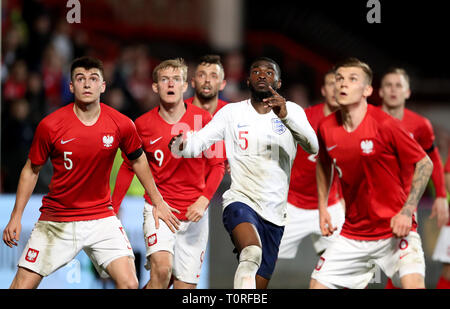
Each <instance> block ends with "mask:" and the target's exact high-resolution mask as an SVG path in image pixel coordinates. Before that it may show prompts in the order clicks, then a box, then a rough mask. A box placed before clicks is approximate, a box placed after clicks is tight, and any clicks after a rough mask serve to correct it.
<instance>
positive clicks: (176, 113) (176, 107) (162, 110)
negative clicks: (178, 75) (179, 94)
mask: <svg viewBox="0 0 450 309" xmlns="http://www.w3.org/2000/svg"><path fill="white" fill-rule="evenodd" d="M185 112H186V105H185V104H184V101H180V102H178V103H175V104H173V103H170V104H169V103H164V102H160V103H159V110H158V113H159V115H160V116H161V117H162V118H163V119H164V120H165V121H166V122H167V123H169V124H175V123H177V122H178V121H180V119H181V118H182V117H183V115H184V113H185Z"/></svg>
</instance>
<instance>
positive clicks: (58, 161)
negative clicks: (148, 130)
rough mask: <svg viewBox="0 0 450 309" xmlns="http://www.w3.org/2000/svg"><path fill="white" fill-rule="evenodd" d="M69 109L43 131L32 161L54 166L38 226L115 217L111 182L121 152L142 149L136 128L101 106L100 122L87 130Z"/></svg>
mask: <svg viewBox="0 0 450 309" xmlns="http://www.w3.org/2000/svg"><path fill="white" fill-rule="evenodd" d="M73 107H74V104H73V103H72V104H69V105H67V106H64V107H62V108H60V109H58V110H57V111H55V112H53V113H52V114H50V115H48V116H47V117H45V118H44V119H43V120H42V121H41V122H40V123H39V125H38V127H37V129H36V133H35V135H34V139H33V143H32V145H31V149H30V153H29V155H28V157H29V159H30V160H31V163H32V164H35V165H43V164H44V163H45V162H46V161H47V159H48V158H49V157H50V160H51V162H52V165H53V177H52V180H51V183H50V185H49V189H50V191H49V193H48V194H47V195H46V196H44V198H43V200H42V207H41V208H40V211H41V216H40V218H39V220H49V221H83V220H94V219H100V218H104V217H108V216H112V215H114V212H113V210H112V203H111V192H110V187H109V177H110V174H111V168H112V165H113V162H114V157H115V155H116V152H117V148H120V149H121V150H122V151H123V152H124V153H127V154H131V153H133V152H135V151H136V150H138V149H139V148H141V146H142V145H141V140H140V138H139V135H138V134H137V131H136V127H135V126H134V124H133V122H132V121H131V120H130V119H129V118H127V117H126V116H124V115H122V114H121V113H119V112H118V111H116V110H115V109H113V108H111V107H109V106H107V105H105V104H102V103H100V108H101V111H100V116H99V118H98V120H97V122H96V123H95V124H94V125H92V126H86V125H84V124H83V123H82V122H81V121H80V120H79V119H78V117H77V116H76V115H75V112H74V111H73Z"/></svg>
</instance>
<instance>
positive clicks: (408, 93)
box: [405, 89, 411, 99]
mask: <svg viewBox="0 0 450 309" xmlns="http://www.w3.org/2000/svg"><path fill="white" fill-rule="evenodd" d="M410 96H411V89H408V91H406V96H405V99H409V97H410Z"/></svg>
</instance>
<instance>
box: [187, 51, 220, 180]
mask: <svg viewBox="0 0 450 309" xmlns="http://www.w3.org/2000/svg"><path fill="white" fill-rule="evenodd" d="M226 84H227V82H226V80H225V71H224V69H223V65H222V62H221V61H220V56H218V55H205V56H202V57H200V59H199V61H198V64H197V67H196V69H195V73H194V77H193V78H192V80H191V86H192V88H193V89H194V91H195V94H194V96H193V97H190V98H188V99H186V100H185V102H186V103H191V104H194V105H195V106H198V107H200V108H202V109H204V110H206V111H208V112H209V113H210V114H211V115H212V116H214V115H215V114H216V113H217V112H218V111H219V110H220V109H221V108H222V107H224V106H225V105H227V104H228V103H227V102H225V101H223V100H221V99H219V92H220V91H222V90H223V89H224V88H225V86H226ZM208 153H209V155H210V156H216V157H223V158H226V153H225V143H224V142H223V141H220V142H217V143H215V144H214V145H212V146H211V148H209V149H208ZM225 166H226V170H227V171H228V172H229V164H228V161H226V160H225ZM206 175H209V171H207V172H206Z"/></svg>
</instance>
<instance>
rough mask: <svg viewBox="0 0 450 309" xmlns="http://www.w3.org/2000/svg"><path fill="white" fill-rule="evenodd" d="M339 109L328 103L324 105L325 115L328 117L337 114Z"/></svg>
mask: <svg viewBox="0 0 450 309" xmlns="http://www.w3.org/2000/svg"><path fill="white" fill-rule="evenodd" d="M338 109H339V107H333V106H331V105H330V104H328V103H327V102H325V104H324V105H323V114H324V115H325V117H326V116H328V115H330V114H332V113H334V112H336V111H337V110H338Z"/></svg>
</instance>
